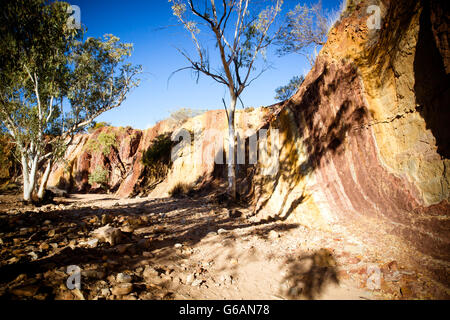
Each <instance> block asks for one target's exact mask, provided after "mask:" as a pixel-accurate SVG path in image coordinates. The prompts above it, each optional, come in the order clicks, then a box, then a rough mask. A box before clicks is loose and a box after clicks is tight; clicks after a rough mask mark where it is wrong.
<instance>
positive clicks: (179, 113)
mask: <svg viewBox="0 0 450 320" xmlns="http://www.w3.org/2000/svg"><path fill="white" fill-rule="evenodd" d="M204 112H205V111H204V110H194V109H189V108H181V109H178V110H175V111H172V112H171V113H170V118H169V119H172V120H173V121H175V122H176V123H178V124H183V123H184V122H186V121H187V120H188V119H190V118H193V117H195V116H198V115H201V114H202V113H204Z"/></svg>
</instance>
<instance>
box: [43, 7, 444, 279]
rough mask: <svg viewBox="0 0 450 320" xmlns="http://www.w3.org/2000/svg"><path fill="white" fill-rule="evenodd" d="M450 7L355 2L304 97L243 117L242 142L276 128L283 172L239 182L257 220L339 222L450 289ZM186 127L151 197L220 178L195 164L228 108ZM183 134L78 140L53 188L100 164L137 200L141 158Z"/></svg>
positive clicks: (151, 132)
mask: <svg viewBox="0 0 450 320" xmlns="http://www.w3.org/2000/svg"><path fill="white" fill-rule="evenodd" d="M369 5H377V6H378V7H379V8H380V14H381V16H380V18H381V25H380V26H381V28H380V29H369V27H368V24H367V20H368V19H369V16H370V14H369V13H368V12H367V8H368V6H369ZM449 12H450V10H449V4H448V3H447V2H445V1H437V0H436V1H432V0H421V1H415V0H410V1H408V0H402V1H394V0H392V1H390V0H383V1H375V0H373V1H371V0H367V1H348V4H347V10H346V11H345V12H344V14H343V15H342V17H341V19H340V20H339V21H338V22H337V23H336V25H335V27H334V28H333V29H332V30H330V32H329V37H328V41H327V43H326V45H325V46H324V47H323V48H322V50H321V52H320V54H319V55H318V57H317V60H316V64H315V66H314V67H313V68H312V70H311V71H310V72H309V74H308V75H307V77H306V79H305V81H304V83H303V84H302V85H301V87H300V88H299V90H298V92H297V93H296V94H295V95H294V96H293V97H292V98H291V99H290V100H288V101H285V102H283V103H281V104H279V105H276V106H272V107H271V108H259V109H255V110H252V111H248V110H247V111H241V112H239V118H238V119H239V121H238V127H240V128H242V129H248V130H243V136H244V137H245V138H249V136H250V135H251V133H249V134H246V133H245V132H246V131H248V132H254V131H256V130H257V129H259V128H266V129H268V130H269V134H270V132H274V129H277V130H278V131H279V154H278V156H279V157H278V159H279V166H278V171H277V172H276V174H275V175H271V176H270V175H262V174H261V170H262V169H261V166H260V167H257V169H256V170H255V171H254V172H253V173H252V174H251V176H249V177H250V178H251V179H244V180H241V185H240V188H241V191H242V192H244V193H246V195H247V197H248V198H249V199H250V202H251V203H252V208H253V209H252V211H253V214H254V215H255V216H261V217H265V216H272V217H273V218H276V219H292V220H295V221H297V222H299V223H301V224H303V225H305V226H310V227H314V228H321V229H325V230H326V229H327V228H332V227H333V226H335V225H337V224H339V225H342V226H344V227H346V228H350V229H351V230H355V233H359V234H360V235H361V237H362V238H365V239H367V240H368V241H373V243H374V245H377V246H379V247H380V248H383V250H386V251H387V252H389V254H391V255H392V256H397V257H404V259H410V260H411V262H412V263H416V264H418V265H421V266H422V267H424V269H426V270H428V271H429V272H431V273H432V274H433V276H434V277H435V278H436V279H438V280H439V281H440V282H441V283H443V284H445V285H447V286H448V284H449V282H450V281H449V276H448V274H449V270H450V269H449V261H450V246H449V244H450V222H449V214H450V204H449V197H450V171H449V168H450V145H449V141H450V129H449V126H448V124H449V123H450V108H449V106H450V92H449V84H450V82H449V72H450V49H449V41H448V29H449V25H448V24H449V16H448V13H449ZM183 127H184V128H186V129H187V130H188V131H189V132H193V133H194V136H196V137H199V139H196V140H195V143H194V144H193V145H190V144H189V145H186V146H185V147H184V148H183V149H182V150H181V156H180V157H179V158H178V159H177V160H176V161H175V162H174V163H173V166H172V168H171V170H170V171H169V174H168V175H167V177H166V179H164V181H163V182H161V183H160V184H158V185H157V186H156V187H155V188H154V189H153V190H152V191H151V193H150V196H154V197H157V196H167V192H168V191H169V190H170V189H171V188H172V187H173V186H174V185H175V184H176V183H178V182H187V183H198V182H199V181H206V180H208V179H212V178H213V172H214V170H215V167H216V166H214V164H211V163H208V164H205V163H203V162H201V161H198V159H199V158H198V157H201V156H202V155H203V154H204V153H205V150H206V148H207V147H208V145H209V144H208V142H209V140H208V139H209V138H208V137H205V136H204V135H202V134H201V132H203V131H207V130H209V129H216V130H218V131H220V132H221V133H222V134H224V135H225V136H226V115H225V113H224V112H223V111H209V112H207V113H205V114H203V115H200V116H197V117H195V118H193V119H190V120H188V121H187V122H186V123H184V124H183ZM175 129H177V128H176V125H175V124H174V123H171V122H170V121H163V122H160V123H158V124H157V125H156V126H155V127H153V128H151V129H148V130H145V131H140V130H133V129H130V128H128V129H118V128H116V129H111V128H110V129H100V130H98V131H97V132H95V133H93V134H91V135H80V136H78V137H77V138H76V139H75V143H74V144H73V145H72V146H71V147H70V149H69V150H68V152H67V156H66V162H65V163H64V164H60V165H58V166H57V167H56V168H55V169H54V171H53V173H52V175H51V178H50V182H49V185H60V186H62V185H64V183H69V184H71V185H72V186H73V187H74V188H76V189H78V190H86V188H87V187H88V175H89V173H92V172H93V171H94V170H95V168H97V167H98V166H99V165H102V166H108V167H109V168H110V170H111V172H112V174H111V175H110V177H109V180H108V182H107V185H108V187H109V188H110V189H111V190H113V191H114V192H116V194H117V195H119V196H124V197H125V196H130V195H135V194H136V185H139V183H140V181H141V179H142V178H143V172H144V168H143V165H142V162H141V161H140V160H141V158H142V152H143V151H144V150H146V149H147V148H148V147H149V146H150V144H151V141H152V140H153V139H154V138H155V137H156V136H157V135H159V134H162V133H167V132H173V131H174V130H175ZM106 130H113V131H114V132H115V135H116V139H117V144H116V145H115V146H113V147H112V148H113V150H112V152H110V153H109V154H108V155H105V154H102V153H99V152H97V153H94V154H90V153H89V152H87V151H86V149H85V148H86V147H85V146H86V144H87V143H88V141H89V140H92V139H96V137H97V136H98V135H99V134H101V132H105V131H106ZM208 150H209V149H208ZM208 152H211V151H208ZM213 155H214V154H213ZM263 165H264V164H263ZM245 174H246V173H245V172H244V175H245Z"/></svg>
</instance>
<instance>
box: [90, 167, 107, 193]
mask: <svg viewBox="0 0 450 320" xmlns="http://www.w3.org/2000/svg"><path fill="white" fill-rule="evenodd" d="M108 178H109V170H108V169H105V168H97V169H95V170H94V171H93V172H92V173H91V174H89V180H88V181H89V184H90V185H91V186H92V185H94V184H98V185H100V186H101V187H102V188H104V187H105V186H106V183H107V182H108Z"/></svg>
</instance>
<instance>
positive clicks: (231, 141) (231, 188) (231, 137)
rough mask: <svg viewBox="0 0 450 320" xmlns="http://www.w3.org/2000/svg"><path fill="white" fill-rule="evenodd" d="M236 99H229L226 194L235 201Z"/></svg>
mask: <svg viewBox="0 0 450 320" xmlns="http://www.w3.org/2000/svg"><path fill="white" fill-rule="evenodd" d="M235 107H236V98H231V104H230V112H229V114H228V161H227V164H228V194H229V195H230V197H231V198H232V199H236V171H235V168H236V166H235V155H236V133H235V127H234V117H235Z"/></svg>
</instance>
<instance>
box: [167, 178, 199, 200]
mask: <svg viewBox="0 0 450 320" xmlns="http://www.w3.org/2000/svg"><path fill="white" fill-rule="evenodd" d="M193 191H194V188H193V187H192V185H190V184H187V183H184V182H178V183H177V184H176V185H175V186H174V187H173V188H172V189H171V190H170V191H169V195H170V196H171V197H174V198H179V197H182V196H185V195H190V194H192V192H193Z"/></svg>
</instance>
